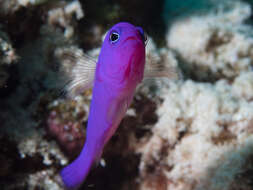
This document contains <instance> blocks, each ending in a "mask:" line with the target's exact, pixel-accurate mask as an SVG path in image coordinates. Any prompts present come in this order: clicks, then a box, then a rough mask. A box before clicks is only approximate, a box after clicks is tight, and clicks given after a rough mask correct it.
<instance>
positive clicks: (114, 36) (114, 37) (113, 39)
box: [110, 32, 119, 43]
mask: <svg viewBox="0 0 253 190" xmlns="http://www.w3.org/2000/svg"><path fill="white" fill-rule="evenodd" d="M118 40H119V34H118V33H116V32H113V33H111V35H110V41H111V42H113V43H115V42H117V41H118Z"/></svg>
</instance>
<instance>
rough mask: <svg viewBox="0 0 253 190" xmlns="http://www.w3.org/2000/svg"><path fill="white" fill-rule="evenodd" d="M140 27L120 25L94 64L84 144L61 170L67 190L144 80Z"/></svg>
mask: <svg viewBox="0 0 253 190" xmlns="http://www.w3.org/2000/svg"><path fill="white" fill-rule="evenodd" d="M144 41H145V37H144V33H143V30H142V28H140V27H136V26H134V25H132V24H129V23H126V22H121V23H118V24H116V25H114V26H113V27H112V28H111V29H110V30H109V31H108V33H107V35H106V37H105V39H104V42H103V45H102V48H101V51H100V55H99V58H98V61H97V63H96V71H95V79H94V86H93V94H92V101H91V106H90V113H89V118H88V126H87V133H86V134H87V135H86V142H85V145H84V147H83V149H82V152H81V153H80V155H79V156H78V157H77V158H76V160H74V161H73V162H72V163H71V164H69V165H68V166H66V167H65V168H64V169H63V170H62V171H61V177H62V180H63V182H64V184H65V186H66V187H67V188H68V189H77V188H78V187H79V186H80V185H81V184H82V183H83V181H84V180H85V178H86V177H87V175H88V173H89V171H90V169H91V167H92V165H93V163H94V162H96V161H97V160H98V159H100V157H101V154H102V152H103V148H104V146H105V145H106V143H107V142H108V140H109V139H110V138H111V136H112V135H113V134H114V132H115V130H116V129H117V127H118V125H119V123H120V121H121V120H122V118H123V117H124V115H125V113H126V111H127V108H128V107H129V105H130V103H131V101H132V99H133V95H134V92H135V88H136V86H137V84H138V83H140V82H141V81H142V79H143V74H144V65H145V42H144Z"/></svg>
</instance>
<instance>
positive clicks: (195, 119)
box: [138, 72, 253, 190]
mask: <svg viewBox="0 0 253 190" xmlns="http://www.w3.org/2000/svg"><path fill="white" fill-rule="evenodd" d="M251 75H253V73H252V72H251ZM236 81H237V80H235V82H234V83H233V84H232V85H230V84H229V83H228V82H227V81H225V80H220V81H218V82H217V83H216V84H215V85H211V84H209V83H195V82H193V81H191V80H188V81H186V82H179V83H172V84H170V88H169V89H168V90H165V89H164V90H163V93H162V95H161V97H163V98H164V102H163V104H162V106H161V107H160V108H159V109H158V116H159V120H158V123H157V124H156V125H155V126H154V128H153V136H152V137H151V139H150V140H149V142H148V143H147V144H146V145H145V146H143V147H142V148H140V149H139V150H138V152H141V153H142V154H143V155H142V159H141V164H140V170H141V175H142V176H144V177H143V179H144V180H145V179H149V178H148V177H147V176H150V173H149V170H148V168H149V167H150V165H151V166H152V165H154V163H157V165H154V166H153V167H154V168H155V170H157V169H159V172H158V173H159V174H160V175H161V174H162V175H164V176H166V177H167V181H166V182H164V183H166V186H167V187H168V189H175V190H183V189H184V190H185V189H189V190H190V189H196V187H199V186H203V187H205V188H204V189H210V190H215V189H219V188H217V187H216V186H215V183H213V184H212V188H211V187H209V186H208V185H207V181H208V183H209V182H210V180H213V179H212V177H217V176H216V175H218V174H217V172H216V173H215V176H214V174H212V175H211V174H210V171H209V170H210V168H215V167H216V168H217V167H218V166H217V164H218V162H217V161H218V160H219V164H221V163H222V162H227V161H226V160H227V159H231V158H229V156H226V155H228V154H229V152H233V151H234V150H236V151H237V154H238V156H239V157H240V159H241V162H243V163H244V162H246V161H245V159H246V158H244V156H243V155H240V152H241V149H244V148H245V147H246V144H248V143H249V142H251V141H250V139H252V137H253V130H252V126H253V124H252V120H253V103H252V102H250V101H247V98H242V97H238V92H239V93H240V90H237V88H239V89H240V88H241V86H237V85H236V83H237V82H236ZM252 82H253V79H251V80H250V81H248V83H252ZM248 90H249V91H251V90H253V86H250V87H249V88H248ZM247 147H248V146H247ZM151 149H152V151H150V150H151ZM248 151H250V150H248ZM151 152H152V153H151ZM234 154H236V153H234ZM247 159H248V158H247ZM221 160H222V161H221ZM232 163H233V162H232ZM246 169H247V166H245V165H244V166H242V167H241V166H237V170H236V171H234V167H233V165H232V164H231V165H230V167H226V171H220V172H227V173H228V174H230V173H231V175H232V176H229V178H228V179H229V180H227V181H226V182H224V183H226V185H227V186H228V187H230V185H232V183H234V180H235V177H236V175H237V174H239V173H240V172H241V171H242V170H246ZM229 170H232V171H231V172H229ZM212 172H213V170H212ZM219 175H223V174H219ZM224 175H225V174H224ZM210 176H211V177H210ZM210 178H211V179H210ZM197 184H198V185H197ZM196 185H197V186H196ZM151 189H152V188H151ZM220 189H221V188H220ZM225 189H226V188H224V190H225Z"/></svg>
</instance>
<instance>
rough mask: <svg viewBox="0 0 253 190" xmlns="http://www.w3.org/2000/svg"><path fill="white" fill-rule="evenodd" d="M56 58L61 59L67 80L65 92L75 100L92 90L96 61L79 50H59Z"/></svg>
mask: <svg viewBox="0 0 253 190" xmlns="http://www.w3.org/2000/svg"><path fill="white" fill-rule="evenodd" d="M56 56H57V57H58V58H59V59H60V61H61V65H62V72H63V73H64V74H65V77H66V78H67V79H66V81H67V83H66V85H65V89H64V90H65V91H66V92H67V96H68V97H70V98H73V97H75V96H77V95H78V94H80V93H82V92H83V91H85V90H87V89H89V88H92V86H93V83H94V77H95V70H96V60H95V59H94V58H92V57H91V56H89V55H87V54H85V53H83V52H82V51H81V50H80V49H77V48H68V49H67V48H66V49H59V50H57V51H56Z"/></svg>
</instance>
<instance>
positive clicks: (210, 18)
mask: <svg viewBox="0 0 253 190" xmlns="http://www.w3.org/2000/svg"><path fill="white" fill-rule="evenodd" d="M231 7H232V8H231V9H230V10H229V11H227V12H225V13H224V11H220V12H219V13H218V14H214V13H213V14H212V13H210V14H208V15H205V16H202V17H201V19H199V17H198V16H195V17H194V16H192V17H189V18H186V19H181V20H180V21H178V22H176V23H175V24H173V25H172V26H171V28H170V31H169V34H168V43H169V47H171V48H172V49H174V50H176V51H177V52H178V54H179V56H180V58H181V59H182V61H184V62H185V64H184V65H183V67H184V70H185V72H187V73H188V75H191V76H192V77H194V78H195V79H197V80H202V81H203V80H204V81H208V80H209V81H210V80H217V79H220V78H230V79H233V78H234V77H236V76H238V75H239V74H240V73H241V72H243V71H248V70H250V69H252V59H251V58H252V55H253V49H252V45H253V41H252V38H251V37H250V35H251V34H252V32H251V30H252V27H251V26H247V25H246V24H244V22H245V20H247V19H248V18H249V17H250V15H251V8H250V5H248V4H245V3H242V2H235V3H233V4H232V5H231Z"/></svg>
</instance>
